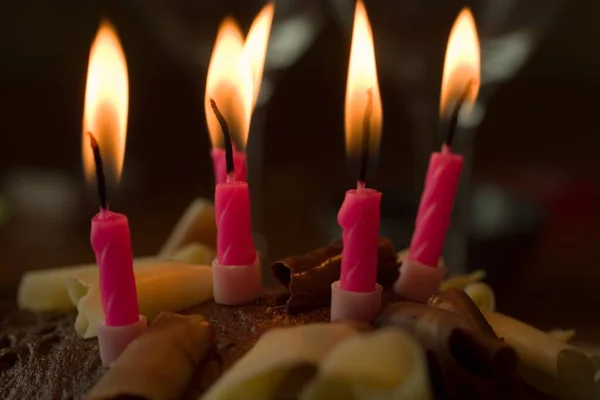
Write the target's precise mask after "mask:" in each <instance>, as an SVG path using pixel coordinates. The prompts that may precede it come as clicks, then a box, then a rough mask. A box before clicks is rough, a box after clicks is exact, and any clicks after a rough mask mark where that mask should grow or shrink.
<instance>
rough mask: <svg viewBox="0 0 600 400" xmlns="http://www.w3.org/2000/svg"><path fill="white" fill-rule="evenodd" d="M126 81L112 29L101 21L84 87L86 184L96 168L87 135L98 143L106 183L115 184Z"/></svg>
mask: <svg viewBox="0 0 600 400" xmlns="http://www.w3.org/2000/svg"><path fill="white" fill-rule="evenodd" d="M128 108H129V78H128V75H127V61H126V60H125V54H124V53H123V48H122V47H121V43H120V41H119V36H118V35H117V32H116V30H115V28H114V27H113V26H112V25H111V24H110V23H109V22H107V21H103V22H102V23H101V24H100V27H99V28H98V33H97V34H96V38H95V39H94V42H93V43H92V47H91V50H90V58H89V63H88V72H87V82H86V86H85V105H84V113H83V134H82V158H83V166H84V169H85V174H86V178H87V180H88V182H93V181H94V179H95V171H96V167H95V164H94V155H93V152H92V149H91V146H90V139H89V135H88V133H92V134H93V135H94V137H95V138H96V141H97V142H98V146H99V147H100V151H101V154H102V158H103V161H104V167H105V173H106V175H107V178H108V180H109V181H111V182H112V181H114V183H117V182H118V181H119V180H120V177H121V171H122V169H123V161H124V158H125V140H126V136H127V112H128Z"/></svg>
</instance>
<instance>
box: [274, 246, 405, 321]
mask: <svg viewBox="0 0 600 400" xmlns="http://www.w3.org/2000/svg"><path fill="white" fill-rule="evenodd" d="M342 250H343V245H342V242H341V241H338V242H335V243H333V244H332V245H330V246H328V247H323V248H320V249H316V250H313V251H311V252H310V253H306V254H301V255H296V256H291V257H287V258H284V259H282V260H279V261H276V262H274V263H273V264H271V271H272V272H273V275H274V276H275V278H277V280H278V281H279V282H281V284H283V285H284V286H287V287H288V288H289V290H290V298H289V299H288V301H287V312H288V313H290V314H297V313H300V312H304V311H310V310H314V309H316V308H320V307H326V306H329V304H330V303H331V284H332V283H333V282H335V281H337V280H338V279H340V269H341V259H342ZM398 270H399V265H398V263H397V262H396V249H395V248H394V245H393V244H392V243H391V242H390V241H389V240H388V239H386V238H380V239H379V247H378V269H377V282H378V283H379V284H381V285H382V286H384V287H386V286H389V285H391V284H393V283H394V282H395V281H396V280H397V279H398V274H399V272H398Z"/></svg>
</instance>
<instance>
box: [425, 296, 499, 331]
mask: <svg viewBox="0 0 600 400" xmlns="http://www.w3.org/2000/svg"><path fill="white" fill-rule="evenodd" d="M428 304H429V305H430V306H432V307H435V308H439V309H442V310H447V311H451V312H454V313H456V314H458V315H460V316H461V317H462V318H464V320H465V322H466V323H467V325H468V327H469V328H470V329H473V330H476V331H479V332H482V333H485V334H486V335H489V336H491V337H494V338H498V336H496V333H495V332H494V329H492V326H491V325H490V323H489V322H488V321H487V319H485V317H484V316H483V314H482V313H481V311H480V310H479V308H478V307H477V305H476V304H475V303H473V300H471V298H470V297H469V295H467V294H466V293H465V292H463V291H462V290H460V289H457V288H450V289H446V290H442V291H440V292H438V293H436V294H434V295H433V296H431V298H430V299H429V301H428Z"/></svg>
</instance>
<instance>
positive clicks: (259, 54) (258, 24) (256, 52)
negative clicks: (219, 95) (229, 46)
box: [244, 3, 275, 108]
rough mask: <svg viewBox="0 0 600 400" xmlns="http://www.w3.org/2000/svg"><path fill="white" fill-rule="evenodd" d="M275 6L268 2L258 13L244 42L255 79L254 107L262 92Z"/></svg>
mask: <svg viewBox="0 0 600 400" xmlns="http://www.w3.org/2000/svg"><path fill="white" fill-rule="evenodd" d="M274 13H275V6H274V5H273V3H268V4H267V5H266V6H264V7H263V9H262V10H261V11H260V13H258V15H257V16H256V18H254V22H252V26H250V31H249V32H248V37H247V38H246V43H245V44H244V51H245V52H246V56H247V57H248V61H249V62H250V66H251V68H252V79H253V98H252V108H254V106H255V105H256V100H257V99H258V94H259V92H260V84H261V82H262V75H263V69H264V67H265V59H266V56H267V45H268V44H269V34H270V33H271V23H272V22H273V14H274Z"/></svg>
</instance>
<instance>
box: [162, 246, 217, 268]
mask: <svg viewBox="0 0 600 400" xmlns="http://www.w3.org/2000/svg"><path fill="white" fill-rule="evenodd" d="M216 256H217V252H216V250H215V249H211V248H209V247H207V246H205V245H203V244H200V243H189V244H187V245H185V246H183V247H182V248H180V249H178V250H176V251H175V252H174V253H173V254H171V255H170V256H167V258H168V259H169V260H173V261H180V262H185V263H190V264H199V265H210V264H211V263H212V261H213V260H214V259H215V257H216Z"/></svg>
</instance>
